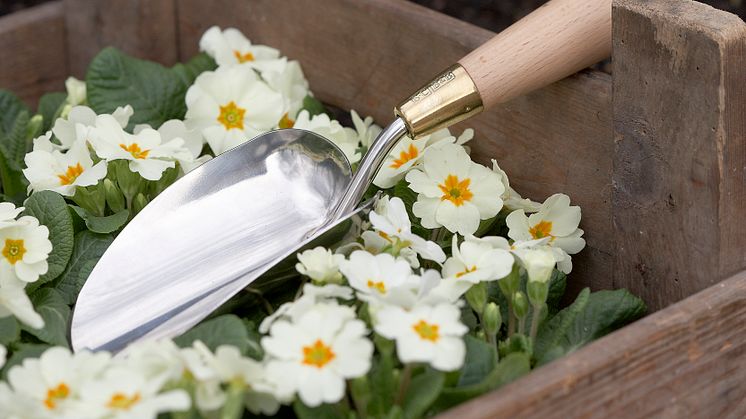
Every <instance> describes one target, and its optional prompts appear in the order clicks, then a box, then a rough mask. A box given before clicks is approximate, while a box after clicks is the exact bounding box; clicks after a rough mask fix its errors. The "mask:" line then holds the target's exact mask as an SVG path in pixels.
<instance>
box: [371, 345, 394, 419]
mask: <svg viewBox="0 0 746 419" xmlns="http://www.w3.org/2000/svg"><path fill="white" fill-rule="evenodd" d="M369 381H370V388H371V389H372V391H371V398H370V402H369V403H368V412H369V413H370V415H371V416H373V417H382V416H384V415H385V414H386V412H388V411H389V409H390V408H391V405H393V404H394V394H395V393H396V388H397V380H396V377H395V376H394V359H393V357H392V354H391V353H388V354H381V355H380V357H377V358H376V360H375V363H374V364H373V367H372V368H371V370H370V373H369Z"/></svg>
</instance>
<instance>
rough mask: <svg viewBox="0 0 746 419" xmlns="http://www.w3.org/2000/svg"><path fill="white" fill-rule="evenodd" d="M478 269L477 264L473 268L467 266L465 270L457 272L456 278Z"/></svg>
mask: <svg viewBox="0 0 746 419" xmlns="http://www.w3.org/2000/svg"><path fill="white" fill-rule="evenodd" d="M476 270H477V267H476V266H472V267H471V268H469V267H468V266H467V267H466V269H464V270H463V271H461V272H459V273H457V274H456V278H461V277H462V276H464V275H466V274H468V273H472V272H474V271H476Z"/></svg>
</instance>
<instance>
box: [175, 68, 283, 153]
mask: <svg viewBox="0 0 746 419" xmlns="http://www.w3.org/2000/svg"><path fill="white" fill-rule="evenodd" d="M186 105H187V112H186V118H185V123H186V124H187V125H188V126H190V127H194V128H198V129H199V130H200V131H201V132H202V135H203V136H204V137H205V139H206V140H207V143H208V144H209V145H210V148H211V149H212V151H213V152H214V153H215V154H216V155H218V154H220V153H223V152H224V151H226V150H229V149H231V148H233V147H236V146H238V145H240V144H243V143H245V142H246V141H248V140H250V139H252V138H254V137H256V136H257V135H259V134H261V133H264V132H267V131H269V130H271V129H273V128H274V127H275V126H276V125H277V121H279V120H280V119H281V118H282V114H283V113H284V112H285V110H284V106H285V104H284V100H283V97H282V95H281V94H280V93H279V92H277V91H275V90H273V89H272V88H271V87H269V86H268V85H267V84H266V83H265V82H264V81H262V80H261V79H260V78H259V76H258V75H257V74H256V72H255V71H254V70H252V69H251V68H250V67H246V66H232V67H219V68H218V69H217V70H215V71H206V72H204V73H202V74H200V75H199V76H198V77H197V79H196V80H195V81H194V84H193V85H192V86H191V87H190V88H189V90H188V91H187V94H186Z"/></svg>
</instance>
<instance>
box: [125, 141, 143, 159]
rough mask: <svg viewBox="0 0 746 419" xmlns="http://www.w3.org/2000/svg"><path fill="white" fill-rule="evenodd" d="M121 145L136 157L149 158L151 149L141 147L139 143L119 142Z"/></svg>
mask: <svg viewBox="0 0 746 419" xmlns="http://www.w3.org/2000/svg"><path fill="white" fill-rule="evenodd" d="M119 147H122V150H124V151H126V152H128V153H130V154H132V157H134V158H136V159H146V158H148V153H150V150H143V149H141V148H140V145H138V144H137V143H132V144H130V145H124V144H119Z"/></svg>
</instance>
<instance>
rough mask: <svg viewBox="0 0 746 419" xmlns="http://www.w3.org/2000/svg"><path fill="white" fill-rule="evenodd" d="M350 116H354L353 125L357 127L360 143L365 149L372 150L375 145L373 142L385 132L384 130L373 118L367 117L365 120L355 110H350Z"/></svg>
mask: <svg viewBox="0 0 746 419" xmlns="http://www.w3.org/2000/svg"><path fill="white" fill-rule="evenodd" d="M350 115H351V116H352V125H353V126H354V127H355V131H356V132H357V139H358V142H360V144H361V145H362V146H363V147H365V148H370V145H371V144H373V140H375V139H376V137H378V134H380V133H381V131H383V128H381V127H380V126H379V125H376V124H374V123H373V117H372V116H366V117H365V119H362V118H360V115H358V113H357V112H355V110H354V109H352V110H350Z"/></svg>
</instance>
